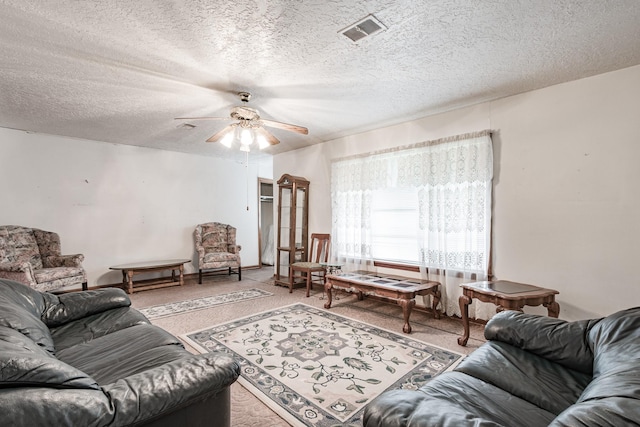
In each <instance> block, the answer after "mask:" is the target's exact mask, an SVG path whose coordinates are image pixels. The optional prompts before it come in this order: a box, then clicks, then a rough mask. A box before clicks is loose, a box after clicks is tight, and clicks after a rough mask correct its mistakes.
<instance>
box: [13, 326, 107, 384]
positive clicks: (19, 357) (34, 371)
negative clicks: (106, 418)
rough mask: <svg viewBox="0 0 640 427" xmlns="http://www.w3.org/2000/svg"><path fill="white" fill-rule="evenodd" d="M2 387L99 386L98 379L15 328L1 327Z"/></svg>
mask: <svg viewBox="0 0 640 427" xmlns="http://www.w3.org/2000/svg"><path fill="white" fill-rule="evenodd" d="M0 382H1V383H2V387H3V388H5V387H53V388H82V389H94V390H99V388H100V387H99V386H98V384H97V383H96V381H95V380H94V379H92V378H91V377H89V376H88V375H87V374H85V373H84V372H81V371H80V370H78V369H76V368H75V367H73V366H70V365H68V364H67V363H64V362H62V361H60V360H58V359H56V358H55V357H53V356H52V355H51V354H50V353H49V352H47V351H46V350H45V349H43V348H41V347H40V346H38V345H37V344H36V343H34V342H33V341H32V340H31V339H30V338H28V337H26V336H24V335H22V334H21V333H20V332H18V331H17V330H15V329H11V328H7V327H0Z"/></svg>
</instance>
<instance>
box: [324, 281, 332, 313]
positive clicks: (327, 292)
mask: <svg viewBox="0 0 640 427" xmlns="http://www.w3.org/2000/svg"><path fill="white" fill-rule="evenodd" d="M332 287H333V285H332V284H331V282H326V283H325V284H324V293H325V295H327V302H325V303H324V308H327V309H329V308H331V294H332V293H333V292H331V288H332Z"/></svg>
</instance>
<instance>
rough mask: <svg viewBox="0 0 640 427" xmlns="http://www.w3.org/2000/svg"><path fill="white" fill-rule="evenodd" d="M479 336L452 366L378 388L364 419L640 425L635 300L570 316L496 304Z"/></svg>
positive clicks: (382, 422) (639, 312) (639, 321)
mask: <svg viewBox="0 0 640 427" xmlns="http://www.w3.org/2000/svg"><path fill="white" fill-rule="evenodd" d="M485 337H486V338H487V340H488V341H487V343H485V344H483V345H482V346H481V347H480V348H479V349H478V350H476V351H474V352H473V353H472V354H471V355H470V356H469V357H467V358H466V359H465V360H463V361H462V362H461V363H460V364H459V365H458V366H457V367H456V368H455V369H454V370H453V371H452V372H448V373H445V374H442V375H440V376H438V377H436V378H435V379H433V380H432V381H430V382H429V383H427V384H426V385H425V386H423V387H422V388H421V389H419V390H417V391H409V390H394V391H389V392H386V393H383V394H382V395H381V396H379V397H378V398H377V399H375V400H374V401H372V402H371V403H370V404H369V405H368V406H367V407H366V408H365V411H364V418H363V421H364V425H365V426H366V427H374V426H386V427H390V426H397V427H400V426H412V427H414V426H482V427H485V426H486V427H489V426H492V427H495V426H505V427H507V426H527V427H536V426H541V427H542V426H545V427H546V426H553V427H570V426H611V427H621V426H638V425H640V375H639V374H638V372H640V308H632V309H628V310H624V311H620V312H618V313H615V314H612V315H610V316H608V317H605V318H602V319H594V320H584V321H578V322H566V321H563V320H558V319H554V318H549V317H543V316H536V315H530V314H524V313H520V312H515V311H505V312H502V313H499V314H497V315H496V316H494V317H493V318H492V319H491V320H490V321H489V322H488V323H487V325H486V328H485Z"/></svg>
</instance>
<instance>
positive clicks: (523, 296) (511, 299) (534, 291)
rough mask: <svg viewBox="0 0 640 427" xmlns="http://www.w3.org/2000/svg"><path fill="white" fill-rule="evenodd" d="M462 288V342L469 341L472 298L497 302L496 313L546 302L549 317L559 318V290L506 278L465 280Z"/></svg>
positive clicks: (459, 341)
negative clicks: (557, 300) (469, 281)
mask: <svg viewBox="0 0 640 427" xmlns="http://www.w3.org/2000/svg"><path fill="white" fill-rule="evenodd" d="M460 287H461V288H462V296H460V298H459V303H460V311H461V312H462V325H463V326H464V335H463V336H461V337H460V338H458V344H459V345H463V346H464V345H467V341H468V340H469V304H471V302H472V301H473V298H477V299H479V300H480V301H482V302H490V303H493V304H495V305H497V306H498V307H497V308H496V313H499V312H501V311H503V310H517V311H522V308H523V307H524V306H525V305H529V306H537V305H543V306H544V307H546V308H547V313H548V315H549V317H558V315H559V314H560V305H559V304H558V303H557V302H556V300H555V296H556V295H557V294H559V292H558V291H556V290H555V289H546V288H540V287H538V286H533V285H526V284H524V283H517V282H509V281H507V280H497V281H493V282H489V281H484V282H473V283H463V284H462V285H460Z"/></svg>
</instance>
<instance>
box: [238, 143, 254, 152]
mask: <svg viewBox="0 0 640 427" xmlns="http://www.w3.org/2000/svg"><path fill="white" fill-rule="evenodd" d="M240 151H244V152H245V153H248V152H249V151H251V148H249V146H248V145H244V144H241V145H240Z"/></svg>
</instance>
